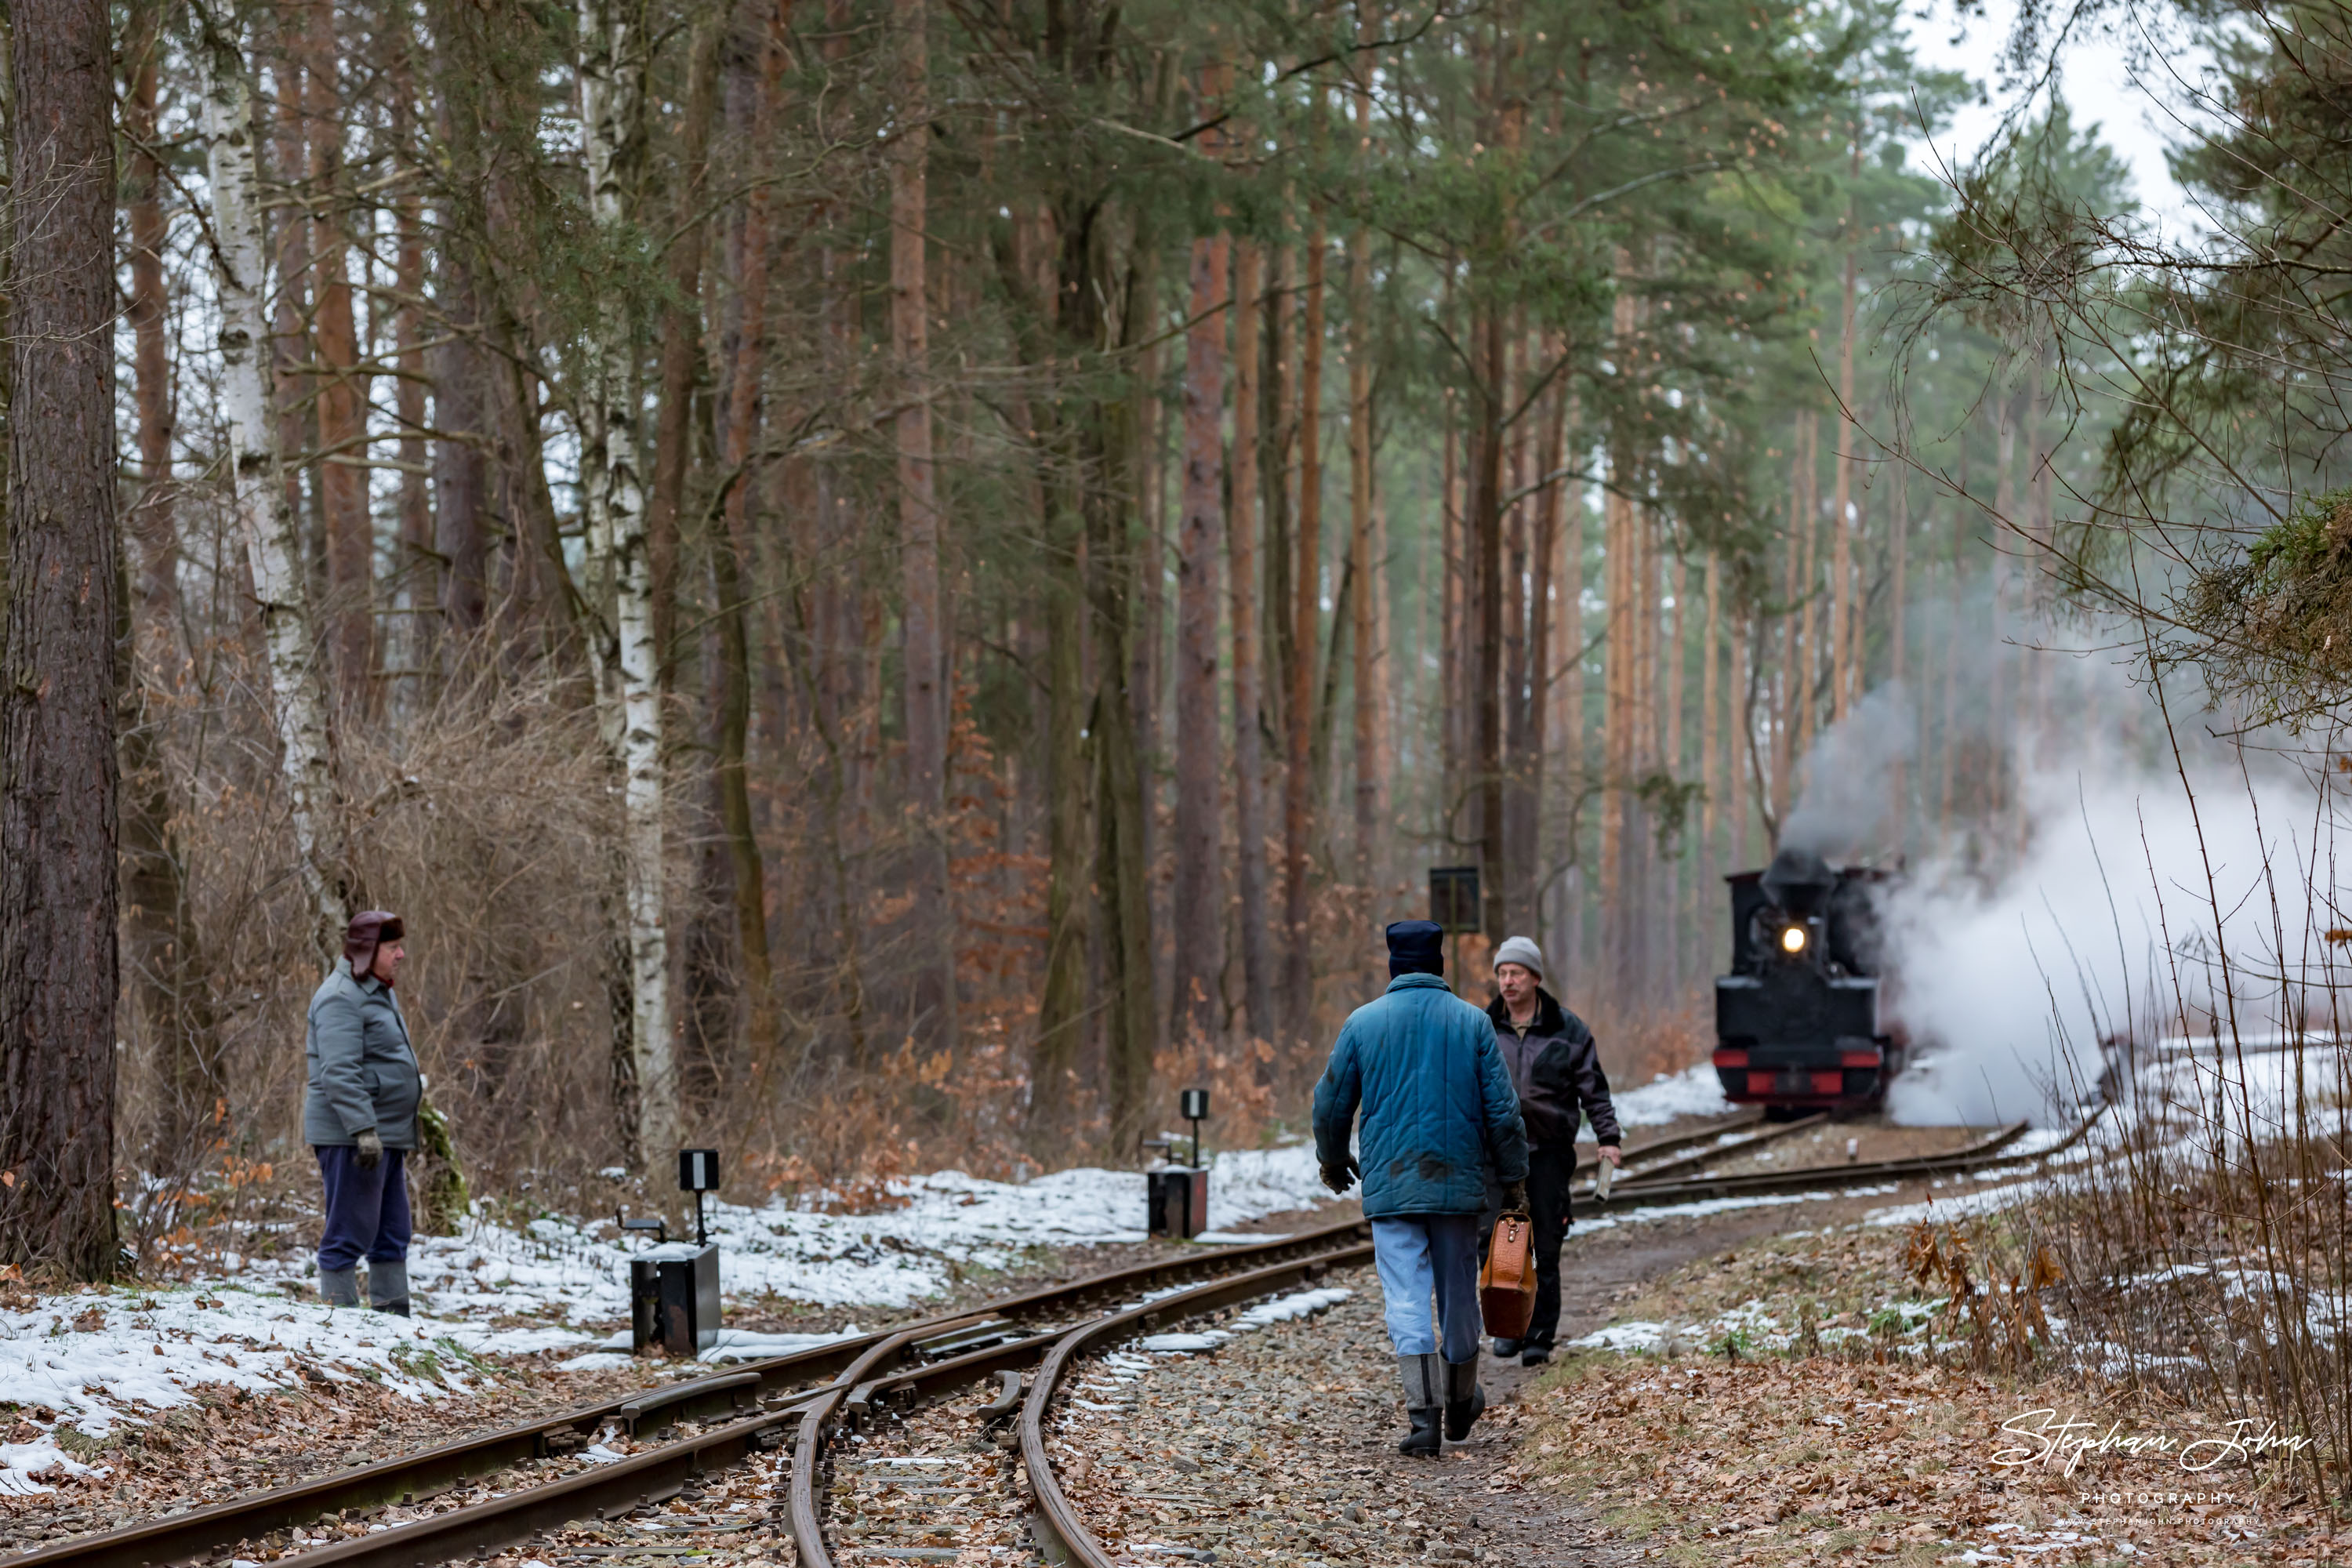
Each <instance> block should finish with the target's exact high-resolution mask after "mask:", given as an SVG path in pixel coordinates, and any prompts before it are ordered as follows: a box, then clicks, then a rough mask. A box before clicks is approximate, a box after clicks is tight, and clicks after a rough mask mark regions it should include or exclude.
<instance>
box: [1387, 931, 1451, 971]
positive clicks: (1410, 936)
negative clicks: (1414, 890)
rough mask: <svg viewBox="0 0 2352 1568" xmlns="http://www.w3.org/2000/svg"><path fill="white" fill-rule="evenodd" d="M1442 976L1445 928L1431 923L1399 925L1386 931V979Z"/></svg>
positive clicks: (1443, 969)
mask: <svg viewBox="0 0 2352 1568" xmlns="http://www.w3.org/2000/svg"><path fill="white" fill-rule="evenodd" d="M1443 973H1445V928H1444V927H1443V926H1441V925H1439V924H1438V923H1437V922H1436V921H1397V922H1396V924H1394V925H1392V926H1391V927H1389V975H1390V977H1391V979H1393V978H1394V977H1395V976H1397V975H1400V974H1443Z"/></svg>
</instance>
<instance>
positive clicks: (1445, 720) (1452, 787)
mask: <svg viewBox="0 0 2352 1568" xmlns="http://www.w3.org/2000/svg"><path fill="white" fill-rule="evenodd" d="M1440 396H1441V399H1442V401H1441V403H1440V405H1439V406H1440V410H1441V413H1440V417H1441V418H1443V419H1444V425H1445V430H1444V458H1443V467H1442V468H1440V470H1439V489H1438V500H1437V506H1438V512H1437V552H1438V570H1439V572H1440V573H1441V574H1442V575H1441V578H1440V585H1439V589H1438V612H1437V700H1436V701H1435V702H1433V703H1432V704H1431V711H1432V712H1433V714H1434V715H1435V717H1436V721H1437V740H1438V769H1439V773H1438V795H1437V800H1438V810H1437V828H1438V832H1439V833H1440V835H1441V836H1442V837H1443V838H1444V846H1445V847H1444V849H1442V850H1441V851H1440V853H1441V854H1442V855H1444V857H1445V858H1447V859H1449V860H1450V859H1452V858H1453V854H1452V848H1453V841H1454V836H1455V834H1456V833H1457V832H1458V831H1459V824H1460V821H1461V816H1462V788H1463V784H1462V781H1463V775H1464V773H1465V768H1466V765H1467V762H1468V758H1467V757H1466V755H1465V752H1466V748H1465V746H1464V744H1463V737H1464V734H1465V730H1466V726H1465V724H1464V721H1463V711H1462V700H1461V698H1462V689H1463V685H1464V682H1463V679H1462V600H1463V589H1462V494H1461V491H1462V426H1461V420H1460V419H1459V417H1458V413H1459V410H1458V409H1457V408H1456V406H1455V404H1454V392H1453V389H1452V388H1451V387H1448V388H1446V389H1445V390H1444V392H1443V393H1442V394H1440Z"/></svg>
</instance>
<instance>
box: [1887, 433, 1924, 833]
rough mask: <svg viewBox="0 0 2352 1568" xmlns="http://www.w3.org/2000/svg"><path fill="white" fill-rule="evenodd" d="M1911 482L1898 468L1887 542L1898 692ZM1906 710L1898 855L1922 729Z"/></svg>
mask: <svg viewBox="0 0 2352 1568" xmlns="http://www.w3.org/2000/svg"><path fill="white" fill-rule="evenodd" d="M1909 478H1910V470H1908V469H1907V468H1904V467H1903V466H1902V465H1900V464H1897V465H1896V466H1895V527H1894V532H1893V535H1892V537H1891V538H1889V539H1888V541H1887V553H1888V560H1887V568H1886V575H1887V590H1888V600H1887V626H1886V662H1887V671H1886V678H1887V680H1888V683H1889V684H1891V685H1893V686H1895V687H1896V688H1898V689H1899V688H1900V687H1901V686H1902V685H1903V681H1904V678H1905V675H1906V670H1905V668H1904V658H1903V654H1904V647H1903V641H1904V637H1905V631H1904V625H1903V613H1904V611H1905V609H1906V607H1907V606H1906V605H1905V603H1904V599H1905V595H1907V594H1908V593H1909V592H1910V587H1909V584H1907V583H1906V580H1905V577H1904V571H1903V567H1904V560H1903V558H1904V555H1905V553H1906V545H1907V543H1908V536H1909V534H1910V532H1911V489H1910V486H1909V484H1908V483H1907V482H1906V481H1907V480H1908V479H1909ZM1906 710H1907V711H1906V715H1905V717H1904V722H1905V723H1906V724H1909V725H1910V726H1911V744H1910V745H1909V746H1908V747H1907V748H1905V749H1904V750H1900V751H1897V752H1895V765H1894V767H1893V768H1892V769H1891V770H1890V773H1891V777H1890V780H1889V783H1890V785H1891V791H1892V794H1893V795H1894V799H1893V801H1892V802H1891V805H1893V808H1894V812H1895V852H1896V853H1897V854H1898V855H1899V854H1902V853H1903V852H1905V851H1906V849H1907V848H1908V847H1909V845H1910V838H1911V835H1910V826H1911V804H1910V795H1911V784H1910V778H1909V773H1910V767H1909V764H1908V761H1907V759H1908V758H1909V757H1912V756H1916V755H1917V754H1918V751H1919V740H1920V735H1919V730H1920V727H1921V718H1920V714H1919V710H1918V708H1917V706H1916V704H1906Z"/></svg>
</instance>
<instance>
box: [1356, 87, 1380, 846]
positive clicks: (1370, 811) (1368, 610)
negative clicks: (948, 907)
mask: <svg viewBox="0 0 2352 1568" xmlns="http://www.w3.org/2000/svg"><path fill="white" fill-rule="evenodd" d="M1349 96H1350V98H1351V99H1352V100H1354V102H1355V113H1356V133H1357V134H1358V135H1359V136H1365V135H1369V134H1370V114H1371V105H1370V95H1369V94H1366V93H1363V92H1360V91H1358V92H1354V93H1351V94H1350V95H1349ZM1371 308H1372V258H1371V237H1370V235H1369V234H1368V233H1366V231H1364V230H1363V229H1358V230H1356V231H1355V233H1353V234H1352V235H1350V236H1349V239H1348V563H1349V573H1350V574H1351V575H1353V576H1354V578H1355V580H1356V590H1357V591H1356V602H1355V605H1354V606H1353V616H1354V620H1353V624H1352V625H1351V626H1349V636H1350V637H1352V638H1353V639H1354V656H1355V662H1354V668H1353V670H1352V671H1351V673H1352V675H1353V678H1354V679H1353V682H1352V684H1353V686H1354V689H1355V753H1356V780H1355V802H1354V804H1355V813H1354V816H1355V849H1356V854H1355V867H1354V875H1353V880H1354V881H1355V883H1356V885H1357V886H1359V887H1369V886H1370V885H1371V884H1372V882H1373V880H1374V870H1373V868H1374V866H1375V865H1376V863H1377V861H1378V858H1379V851H1380V837H1381V826H1380V805H1381V779H1380V710H1379V708H1378V706H1377V704H1378V702H1379V692H1378V690H1377V689H1376V687H1375V683H1374V681H1373V679H1372V659H1373V656H1374V654H1375V653H1376V652H1377V651H1378V650H1377V644H1378V641H1379V637H1378V634H1377V633H1376V631H1375V629H1374V623H1375V622H1376V621H1377V619H1378V618H1379V617H1378V613H1377V607H1378V601H1377V598H1376V596H1375V595H1374V594H1373V592H1372V334H1371V330H1370V327H1371V323H1370V321H1369V320H1368V318H1369V317H1370V314H1371Z"/></svg>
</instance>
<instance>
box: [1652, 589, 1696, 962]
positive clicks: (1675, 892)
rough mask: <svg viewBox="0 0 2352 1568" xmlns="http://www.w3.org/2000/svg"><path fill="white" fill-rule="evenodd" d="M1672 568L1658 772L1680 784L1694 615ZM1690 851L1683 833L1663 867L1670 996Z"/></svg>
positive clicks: (1662, 663)
mask: <svg viewBox="0 0 2352 1568" xmlns="http://www.w3.org/2000/svg"><path fill="white" fill-rule="evenodd" d="M1668 570H1669V571H1670V572H1671V573H1672V574H1673V587H1672V589H1671V590H1670V592H1671V593H1672V595H1673V597H1674V601H1675V614H1674V619H1673V621H1672V622H1671V623H1669V625H1668V628H1667V632H1666V647H1665V649H1664V653H1665V657H1664V658H1663V659H1662V660H1660V661H1659V664H1658V666H1657V668H1659V669H1660V670H1661V671H1662V672H1663V673H1664V678H1665V687H1666V689H1665V692H1664V703H1665V710H1666V711H1665V722H1666V743H1665V749H1664V752H1663V753H1662V754H1661V756H1660V757H1659V762H1660V763H1661V766H1660V769H1659V771H1660V772H1662V773H1665V774H1666V775H1667V776H1668V777H1670V778H1672V779H1674V780H1675V781H1676V782H1680V781H1681V780H1682V778H1683V777H1684V773H1683V694H1684V692H1685V689H1687V688H1688V686H1689V684H1690V682H1689V679H1688V675H1689V671H1688V668H1687V667H1686V666H1685V663H1684V654H1685V647H1686V646H1687V645H1688V643H1689V641H1690V638H1689V637H1688V636H1687V635H1686V634H1687V632H1688V629H1689V626H1690V617H1689V616H1688V614H1687V613H1686V611H1687V606H1688V605H1689V604H1690V592H1689V590H1690V563H1688V562H1686V561H1685V560H1684V559H1683V558H1682V556H1680V555H1676V556H1675V563H1674V565H1673V566H1672V567H1670V568H1669V569H1668ZM1689 853H1690V839H1689V837H1688V835H1687V833H1686V832H1685V834H1684V835H1682V836H1678V837H1676V838H1675V853H1674V858H1672V859H1669V860H1667V861H1665V862H1664V866H1663V868H1662V870H1663V872H1664V878H1665V893H1666V898H1665V910H1664V913H1665V917H1666V922H1667V926H1666V944H1665V949H1666V957H1667V961H1668V962H1667V967H1666V994H1667V995H1668V996H1669V997H1679V996H1680V995H1681V994H1682V981H1683V967H1682V957H1683V932H1684V931H1685V929H1686V922H1685V920H1684V918H1683V896H1682V873H1683V863H1684V861H1685V859H1686V858H1688V857H1689Z"/></svg>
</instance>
